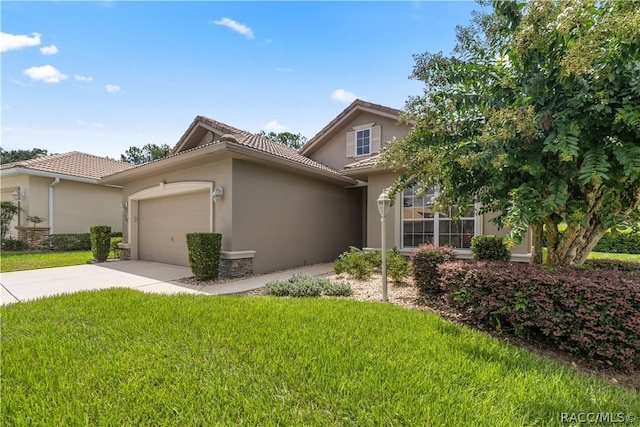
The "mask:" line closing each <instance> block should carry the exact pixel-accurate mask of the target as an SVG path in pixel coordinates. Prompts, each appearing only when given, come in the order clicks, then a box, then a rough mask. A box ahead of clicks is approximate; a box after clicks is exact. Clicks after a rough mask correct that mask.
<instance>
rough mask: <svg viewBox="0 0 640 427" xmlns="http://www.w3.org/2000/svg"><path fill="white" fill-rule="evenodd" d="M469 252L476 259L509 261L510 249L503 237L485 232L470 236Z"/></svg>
mask: <svg viewBox="0 0 640 427" xmlns="http://www.w3.org/2000/svg"><path fill="white" fill-rule="evenodd" d="M471 253H472V254H473V259H475V260H476V261H509V260H510V259H511V251H509V248H508V246H507V242H506V240H505V238H504V237H501V236H494V235H493V234H487V235H486V236H474V237H472V238H471Z"/></svg>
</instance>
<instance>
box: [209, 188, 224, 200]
mask: <svg viewBox="0 0 640 427" xmlns="http://www.w3.org/2000/svg"><path fill="white" fill-rule="evenodd" d="M223 195H224V190H223V188H222V187H216V188H214V189H213V191H212V192H211V198H212V199H213V203H217V202H218V199H219V198H220V197H222V196H223Z"/></svg>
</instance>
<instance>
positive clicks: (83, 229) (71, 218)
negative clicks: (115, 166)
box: [46, 180, 122, 234]
mask: <svg viewBox="0 0 640 427" xmlns="http://www.w3.org/2000/svg"><path fill="white" fill-rule="evenodd" d="M47 191H48V184H47ZM121 201H122V190H121V189H120V188H115V187H106V186H100V185H93V184H84V183H81V182H73V181H65V180H61V181H60V183H59V184H58V185H56V186H54V187H53V213H54V216H53V230H52V231H51V233H52V234H60V233H88V232H89V227H90V226H92V225H108V226H110V227H111V231H122V212H121V211H120V203H121ZM46 216H48V214H47V215H46ZM50 222H51V219H50V218H49V223H50Z"/></svg>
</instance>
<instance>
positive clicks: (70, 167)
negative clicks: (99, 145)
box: [0, 151, 133, 182]
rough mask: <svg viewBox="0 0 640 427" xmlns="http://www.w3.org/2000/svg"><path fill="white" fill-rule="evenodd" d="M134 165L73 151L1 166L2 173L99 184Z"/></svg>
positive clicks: (42, 155) (44, 155)
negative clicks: (43, 176)
mask: <svg viewBox="0 0 640 427" xmlns="http://www.w3.org/2000/svg"><path fill="white" fill-rule="evenodd" d="M132 167H133V165H131V164H129V163H125V162H119V161H117V160H112V159H108V158H106V157H98V156H94V155H92V154H86V153H81V152H79V151H71V152H69V153H62V154H52V155H46V154H39V155H38V156H36V157H34V158H33V159H29V160H21V161H17V162H11V163H4V164H2V165H0V171H1V172H13V171H15V172H16V173H26V174H29V173H31V172H36V174H40V175H42V174H44V175H45V176H58V175H60V177H61V178H62V177H63V176H64V177H67V178H71V179H74V178H76V179H79V180H89V181H94V182H97V181H98V180H99V179H100V178H102V177H103V176H105V175H109V174H112V173H116V172H120V171H123V170H127V169H130V168H132Z"/></svg>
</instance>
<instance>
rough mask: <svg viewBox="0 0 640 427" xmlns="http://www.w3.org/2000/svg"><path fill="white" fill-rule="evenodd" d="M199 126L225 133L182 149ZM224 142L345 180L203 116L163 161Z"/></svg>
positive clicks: (287, 149)
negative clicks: (211, 139) (203, 142)
mask: <svg viewBox="0 0 640 427" xmlns="http://www.w3.org/2000/svg"><path fill="white" fill-rule="evenodd" d="M199 125H205V126H206V127H210V128H214V129H216V130H218V131H220V132H223V133H225V135H223V136H222V138H220V139H218V140H215V141H212V142H209V143H207V144H202V145H198V146H196V147H192V148H188V149H182V145H183V143H184V142H185V141H186V138H188V137H189V135H190V134H191V133H192V132H193V130H194V129H195V128H196V127H197V126H199ZM224 142H227V143H232V144H237V145H239V146H243V147H247V148H250V149H252V150H255V151H257V152H261V153H265V154H269V155H271V156H274V157H277V158H280V159H283V160H288V161H291V162H293V163H297V164H300V165H304V166H307V167H309V168H312V169H316V170H318V171H322V172H325V173H328V174H331V175H334V176H336V177H341V178H343V179H344V178H347V177H345V176H344V175H342V174H341V173H340V172H338V171H337V170H335V169H333V168H330V167H329V166H327V165H324V164H322V163H320V162H318V161H315V160H313V159H310V158H308V157H305V156H303V155H301V154H300V153H298V151H296V150H295V149H293V148H290V147H287V146H286V145H284V144H280V143H279V142H275V141H272V140H270V139H268V138H263V137H261V136H258V135H255V134H252V133H250V132H247V131H244V130H240V129H237V128H234V127H232V126H229V125H227V124H224V123H222V122H218V121H216V120H213V119H210V118H208V117H205V116H197V117H196V118H195V119H194V120H193V122H192V123H191V125H190V126H189V128H187V130H186V131H185V133H184V135H183V136H182V137H181V138H180V140H179V142H178V143H177V144H176V146H175V147H174V149H173V151H172V152H171V154H170V155H169V156H167V157H165V159H169V158H173V157H178V156H181V155H183V154H186V153H191V152H193V151H196V150H200V149H203V148H207V147H212V146H214V145H219V144H221V143H224ZM161 160H164V159H159V160H154V161H152V162H149V163H144V164H142V165H137V166H135V167H136V168H139V167H144V166H145V165H148V164H150V163H155V162H158V161H161Z"/></svg>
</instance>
